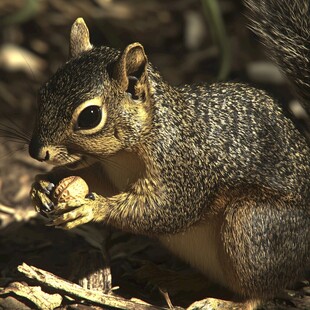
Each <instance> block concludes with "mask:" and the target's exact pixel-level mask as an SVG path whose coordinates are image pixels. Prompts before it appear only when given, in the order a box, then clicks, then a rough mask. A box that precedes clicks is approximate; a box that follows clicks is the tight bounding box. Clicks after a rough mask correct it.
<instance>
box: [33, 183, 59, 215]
mask: <svg viewBox="0 0 310 310" xmlns="http://www.w3.org/2000/svg"><path fill="white" fill-rule="evenodd" d="M54 186H55V185H54V184H53V183H51V182H50V181H48V180H44V179H38V180H37V181H36V182H34V183H33V184H32V187H31V191H30V197H31V201H32V204H33V206H34V208H35V210H36V211H37V212H39V213H40V214H42V215H43V216H45V217H47V216H48V213H49V212H51V211H52V210H53V209H54V203H53V202H52V200H51V198H50V193H51V190H52V189H53V188H54Z"/></svg>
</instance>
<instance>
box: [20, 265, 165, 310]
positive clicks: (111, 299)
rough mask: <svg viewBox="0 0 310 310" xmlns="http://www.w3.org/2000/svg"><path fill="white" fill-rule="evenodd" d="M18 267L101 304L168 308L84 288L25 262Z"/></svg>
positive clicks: (138, 308) (50, 284)
mask: <svg viewBox="0 0 310 310" xmlns="http://www.w3.org/2000/svg"><path fill="white" fill-rule="evenodd" d="M17 269H18V271H20V272H21V273H23V274H24V275H26V276H27V277H28V278H31V279H35V280H37V281H38V282H40V283H42V284H45V285H47V286H48V287H52V288H54V289H55V290H57V291H59V292H64V293H65V294H66V295H69V296H75V297H78V298H80V299H84V300H88V301H91V302H94V303H97V304H100V305H105V306H110V307H114V308H118V309H128V310H135V309H136V310H162V309H166V308H161V307H156V306H152V305H148V304H142V303H138V302H134V301H130V300H126V299H124V298H121V297H119V296H113V295H107V294H104V293H101V292H97V291H91V290H88V289H84V288H82V287H81V286H79V285H77V284H75V283H72V282H69V281H66V280H63V279H61V278H59V277H57V276H55V275H54V274H52V273H50V272H47V271H44V270H42V269H39V268H37V267H34V266H29V265H27V264H25V263H23V264H22V265H19V266H18V267H17Z"/></svg>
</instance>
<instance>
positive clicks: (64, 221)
mask: <svg viewBox="0 0 310 310" xmlns="http://www.w3.org/2000/svg"><path fill="white" fill-rule="evenodd" d="M100 198H101V197H100V196H99V195H97V194H95V193H91V195H90V196H88V197H87V198H76V199H71V200H69V201H67V202H61V203H58V204H57V206H55V209H54V210H53V211H51V212H50V213H49V216H50V217H51V218H52V221H51V222H50V223H49V225H50V226H55V227H59V228H64V229H72V228H74V227H76V226H79V225H82V224H86V223H88V222H91V221H93V220H97V219H98V216H97V214H98V211H99V210H100V213H102V211H103V204H102V202H101V199H100Z"/></svg>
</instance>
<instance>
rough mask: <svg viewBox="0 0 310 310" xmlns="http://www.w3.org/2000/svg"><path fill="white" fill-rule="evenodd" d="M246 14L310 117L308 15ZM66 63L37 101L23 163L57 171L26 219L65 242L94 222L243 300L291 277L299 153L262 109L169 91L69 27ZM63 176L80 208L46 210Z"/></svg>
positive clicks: (135, 56)
mask: <svg viewBox="0 0 310 310" xmlns="http://www.w3.org/2000/svg"><path fill="white" fill-rule="evenodd" d="M245 2H246V4H247V6H248V7H249V9H250V12H251V14H252V15H251V18H252V20H253V23H252V25H253V28H254V30H255V31H256V32H257V33H258V35H260V36H261V38H262V40H264V42H265V43H266V46H267V47H268V48H269V50H270V51H271V54H272V57H273V58H274V59H275V61H276V62H277V63H278V65H279V66H280V68H281V69H282V71H283V72H284V73H285V74H286V75H287V77H288V79H289V80H290V82H291V84H292V86H293V87H294V89H295V91H296V92H297V94H298V96H299V98H300V100H301V102H302V103H303V104H304V105H305V108H306V110H307V111H308V112H309V115H310V105H309V101H310V83H309V81H310V65H309V64H310V48H309V42H308V39H309V35H310V18H309V1H305V0H294V1H290V0H289V1H286V2H282V1H280V0H269V1H254V0H253V1H250V0H248V1H245ZM70 52H71V56H72V57H71V59H70V60H69V61H68V62H67V63H66V64H65V65H64V66H63V67H61V68H60V69H59V70H58V71H57V72H56V73H55V75H54V76H52V78H51V79H50V80H49V81H48V82H47V83H46V84H45V85H43V86H42V88H41V89H40V91H39V96H38V99H39V104H38V114H37V115H38V116H37V120H36V125H35V129H34V132H33V137H32V140H31V143H30V145H29V152H30V155H31V156H32V157H33V158H35V159H37V160H40V161H45V162H47V163H51V164H53V165H55V166H60V167H57V168H54V169H53V170H52V171H51V172H50V173H49V174H47V175H44V176H42V175H41V176H38V178H37V180H36V182H35V183H34V184H33V187H32V192H31V197H32V200H33V203H34V205H35V206H36V208H37V210H38V211H40V212H42V213H45V214H46V215H47V216H49V217H50V218H51V219H52V223H53V225H55V226H58V227H63V228H65V229H71V228H73V227H76V226H78V225H81V224H84V223H87V222H90V221H98V222H104V223H109V224H111V225H113V226H115V227H118V228H120V229H123V230H126V231H130V232H133V233H138V234H145V235H149V236H153V237H156V238H158V239H159V240H160V241H161V242H162V243H163V244H164V245H165V246H166V247H167V248H169V249H170V250H171V251H172V252H173V253H175V254H176V255H178V256H180V257H181V258H183V259H184V260H185V261H187V262H188V263H189V264H190V265H192V266H194V267H195V268H197V269H198V270H200V271H201V272H203V273H204V274H205V275H207V276H208V277H210V278H212V279H214V280H215V281H217V282H218V283H220V284H222V285H224V286H226V287H228V288H230V289H231V290H233V291H234V292H236V293H238V294H240V295H242V296H244V297H245V298H247V299H249V300H256V299H264V298H269V297H272V296H274V294H276V293H277V292H278V291H279V290H281V289H283V288H285V287H286V286H288V285H289V284H291V283H293V282H294V281H295V280H296V279H298V277H300V276H301V274H302V272H303V271H304V269H305V266H306V265H308V263H309V244H310V235H309V226H310V217H309V206H310V177H309V176H310V148H309V145H308V143H307V141H306V138H305V137H304V136H303V135H302V134H301V133H300V132H299V131H298V130H297V129H296V128H295V126H294V124H293V123H292V121H291V120H290V119H288V118H287V117H286V116H285V115H284V113H283V111H282V108H281V106H280V105H279V104H278V103H277V102H276V101H275V100H274V99H272V98H271V97H270V96H268V95H267V94H266V92H265V91H263V90H258V89H255V88H252V87H249V86H247V85H243V84H240V83H215V84H211V85H196V86H194V85H185V86H180V87H172V86H170V85H169V84H167V83H166V82H165V81H164V80H163V78H162V77H161V75H160V74H159V72H158V71H157V70H155V69H154V67H153V66H152V65H151V64H150V63H149V62H148V59H147V56H146V54H145V52H144V49H143V46H142V45H141V44H139V43H133V44H130V45H128V46H127V47H126V48H125V49H124V50H123V51H121V52H120V51H118V50H116V49H114V48H109V47H93V46H92V45H91V43H90V41H89V32H88V29H87V26H86V25H85V23H84V21H83V20H82V19H81V18H79V19H77V20H76V21H75V23H74V24H73V26H72V29H71V37H70ZM72 170H73V171H72ZM68 175H78V176H81V177H82V178H84V180H86V182H87V183H88V185H89V188H90V189H91V191H92V194H91V195H89V196H86V197H85V198H77V199H72V200H69V201H67V202H62V203H59V204H57V205H55V206H54V205H53V203H52V202H51V199H50V197H49V192H50V189H51V182H52V183H57V182H58V181H59V180H61V179H62V178H64V177H65V176H68Z"/></svg>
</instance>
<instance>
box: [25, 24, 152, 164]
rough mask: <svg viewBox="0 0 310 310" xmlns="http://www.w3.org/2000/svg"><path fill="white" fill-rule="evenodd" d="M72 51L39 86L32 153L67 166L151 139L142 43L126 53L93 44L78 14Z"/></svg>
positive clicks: (145, 64)
mask: <svg viewBox="0 0 310 310" xmlns="http://www.w3.org/2000/svg"><path fill="white" fill-rule="evenodd" d="M70 53H71V59H70V60H69V61H68V62H67V63H66V64H65V65H64V66H63V67H61V68H60V69H59V70H58V71H57V72H56V73H55V75H54V76H53V77H52V78H51V79H50V80H49V81H48V82H47V83H46V84H45V85H43V86H42V88H41V89H40V92H39V96H38V114H37V118H36V125H35V129H34V132H33V136H32V140H31V143H30V145H29V153H30V155H31V156H32V157H33V158H35V159H37V160H40V161H47V162H50V163H52V164H55V165H63V164H65V165H66V164H70V163H77V162H79V161H80V160H82V159H83V158H86V157H87V158H89V157H93V158H96V157H97V158H98V157H102V156H103V157H106V156H109V155H111V154H114V153H116V152H118V151H120V150H131V149H132V148H134V147H135V146H136V145H137V144H139V143H141V142H142V141H143V139H146V137H147V135H148V133H149V132H150V129H151V128H150V124H151V118H152V105H151V94H150V84H149V78H148V72H147V68H148V60H147V57H146V55H145V53H144V49H143V46H142V45H141V44H139V43H133V44H130V45H128V46H127V47H126V48H125V49H124V50H123V51H122V52H121V53H120V52H119V51H117V50H115V49H112V48H108V47H100V48H94V47H92V45H91V44H90V41H89V32H88V29H87V26H86V24H85V23H84V21H83V19H81V18H79V19H77V20H76V21H75V23H74V24H73V26H72V29H71V36H70ZM73 166H74V165H73Z"/></svg>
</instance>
